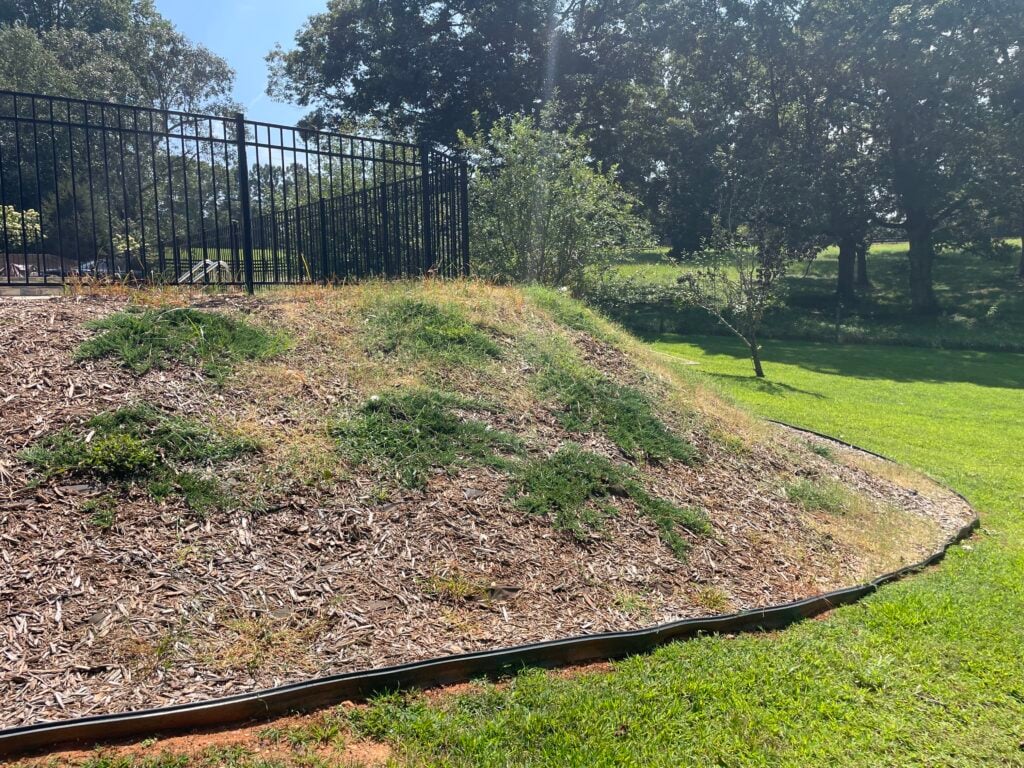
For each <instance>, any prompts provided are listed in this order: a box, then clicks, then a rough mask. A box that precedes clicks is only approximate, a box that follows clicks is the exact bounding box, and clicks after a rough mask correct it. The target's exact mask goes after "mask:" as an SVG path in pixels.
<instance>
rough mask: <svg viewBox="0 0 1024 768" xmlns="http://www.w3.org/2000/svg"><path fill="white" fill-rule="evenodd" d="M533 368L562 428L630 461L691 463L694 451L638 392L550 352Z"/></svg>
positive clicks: (696, 457) (566, 356)
mask: <svg viewBox="0 0 1024 768" xmlns="http://www.w3.org/2000/svg"><path fill="white" fill-rule="evenodd" d="M538 368H539V372H538V374H537V385H538V387H539V388H540V390H541V392H542V393H544V394H545V395H547V396H549V397H552V398H553V399H554V400H555V401H556V402H557V403H558V405H559V408H560V410H559V412H558V418H559V421H561V423H562V424H563V426H565V428H566V429H569V430H572V431H574V432H598V433H601V434H604V435H606V436H607V437H608V439H610V440H611V441H612V442H614V443H615V444H616V445H617V446H619V448H620V449H621V450H622V452H623V453H624V454H626V455H627V456H629V457H630V458H632V459H638V460H645V461H652V462H663V461H668V460H671V459H674V460H676V461H682V462H685V463H693V462H695V461H697V459H698V454H697V449H696V448H694V447H693V445H692V444H691V443H690V442H689V441H687V440H685V439H684V438H682V437H679V436H678V435H676V434H675V433H674V432H672V431H671V430H669V429H668V428H667V427H666V426H665V424H664V423H663V422H662V421H661V419H659V418H658V417H657V415H655V413H654V409H653V407H652V405H651V401H650V399H649V398H648V397H647V396H646V395H645V394H644V393H642V392H641V391H640V390H638V389H635V388H634V387H628V386H623V385H621V384H617V383H616V382H614V381H612V380H611V379H609V378H607V377H605V376H603V375H602V374H600V373H599V372H598V371H596V370H594V369H592V368H590V367H588V366H583V365H580V364H578V363H576V362H575V361H573V360H572V359H571V358H569V357H568V355H567V354H566V353H565V352H561V353H560V352H559V351H557V350H554V349H548V350H542V351H541V354H540V356H539V359H538Z"/></svg>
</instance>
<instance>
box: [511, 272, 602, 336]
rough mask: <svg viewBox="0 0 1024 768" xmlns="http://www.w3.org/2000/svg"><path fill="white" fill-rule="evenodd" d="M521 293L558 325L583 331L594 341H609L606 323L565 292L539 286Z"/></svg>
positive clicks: (525, 289)
mask: <svg viewBox="0 0 1024 768" xmlns="http://www.w3.org/2000/svg"><path fill="white" fill-rule="evenodd" d="M523 292H524V293H525V294H526V296H527V297H528V298H529V299H530V301H532V302H533V304H534V305H535V306H537V307H539V308H540V309H543V310H544V311H545V312H547V313H548V314H550V315H551V317H553V318H554V319H555V322H557V323H558V324H559V325H562V326H565V327H566V328H570V329H572V330H574V331H583V332H584V333H587V334H589V335H591V336H593V337H594V338H595V339H602V340H605V341H609V340H610V334H609V333H608V329H607V325H608V321H607V320H604V319H603V318H601V317H599V316H598V314H597V313H596V312H594V310H592V309H590V308H589V307H588V306H587V305H586V304H584V303H583V302H581V301H577V300H576V299H574V298H572V296H570V295H569V294H568V293H567V292H565V291H558V290H555V289H552V288H546V287H544V286H539V285H536V286H531V287H529V288H524V289H523Z"/></svg>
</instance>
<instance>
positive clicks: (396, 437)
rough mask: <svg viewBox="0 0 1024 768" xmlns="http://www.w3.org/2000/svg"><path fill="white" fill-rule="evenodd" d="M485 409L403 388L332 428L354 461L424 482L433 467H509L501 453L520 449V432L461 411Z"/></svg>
mask: <svg viewBox="0 0 1024 768" xmlns="http://www.w3.org/2000/svg"><path fill="white" fill-rule="evenodd" d="M481 408H483V406H482V405H481V404H480V403H475V402H471V401H468V400H464V399H462V398H458V397H455V396H453V395H446V394H442V393H440V392H436V391H433V390H428V389H412V390H399V391H395V392H389V393H387V394H384V395H380V396H377V397H374V398H371V399H370V400H369V401H368V402H367V403H365V404H364V405H363V406H362V407H361V408H360V409H359V411H358V412H357V413H356V414H355V415H354V416H353V417H352V418H350V419H346V420H343V421H339V422H337V423H335V424H334V425H333V426H332V428H331V433H332V435H333V436H334V437H335V438H337V439H338V441H339V443H340V444H341V446H342V450H343V451H344V453H345V454H346V455H347V456H348V458H349V459H351V460H352V461H355V462H357V463H373V464H377V465H378V466H379V467H381V468H383V469H384V470H385V471H386V472H388V473H389V474H391V475H392V476H394V477H396V478H397V479H398V480H399V482H401V483H402V484H403V485H405V486H410V487H415V486H422V485H425V484H426V479H427V473H428V472H429V470H430V469H431V468H434V467H437V468H442V469H446V468H449V467H453V466H461V465H465V464H467V463H477V464H483V465H489V466H504V465H505V461H504V460H503V459H502V457H501V455H500V452H502V451H504V452H515V451H518V450H519V441H518V440H517V439H516V438H515V437H513V436H511V435H508V434H506V433H504V432H501V431H499V430H495V429H491V428H490V427H489V426H488V425H487V424H485V423H483V422H481V421H477V420H474V419H468V418H463V417H462V416H460V415H459V413H457V410H456V409H462V410H474V409H476V410H479V409H481Z"/></svg>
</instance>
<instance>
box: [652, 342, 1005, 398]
mask: <svg viewBox="0 0 1024 768" xmlns="http://www.w3.org/2000/svg"><path fill="white" fill-rule="evenodd" d="M653 340H654V341H661V342H669V343H671V342H673V341H677V342H684V343H687V344H692V345H694V346H697V347H700V349H702V350H703V351H704V352H705V353H707V354H711V355H725V356H728V357H734V358H737V359H746V358H747V357H748V354H747V351H746V349H744V348H743V346H742V345H740V344H739V343H738V342H736V341H734V340H733V339H731V338H729V337H723V336H678V335H674V334H666V335H664V336H660V337H657V338H656V339H653ZM763 357H764V361H765V370H766V372H767V374H768V378H769V380H770V379H771V364H772V363H783V364H785V365H794V366H798V367H800V368H805V369H807V370H810V371H815V372H816V373H824V374H831V375H835V376H847V377H852V378H859V379H884V380H889V381H897V382H935V383H943V382H950V383H954V382H955V383H966V384H976V385H978V386H982V387H998V388H1002V389H1024V354H1021V353H1016V352H984V351H977V350H950V349H928V348H924V347H900V346H881V345H868V344H864V345H860V344H844V345H837V344H826V343H822V342H810V341H782V340H774V339H772V340H769V341H766V342H765V343H764V354H763ZM737 378H739V379H742V378H743V377H742V376H740V377H737ZM780 386H783V385H780Z"/></svg>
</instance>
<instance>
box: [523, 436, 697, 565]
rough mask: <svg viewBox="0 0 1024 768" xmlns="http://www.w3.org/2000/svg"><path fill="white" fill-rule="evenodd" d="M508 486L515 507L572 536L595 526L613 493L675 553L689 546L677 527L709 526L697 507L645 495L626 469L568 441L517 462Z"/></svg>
mask: <svg viewBox="0 0 1024 768" xmlns="http://www.w3.org/2000/svg"><path fill="white" fill-rule="evenodd" d="M510 492H511V493H513V494H519V497H518V498H517V499H516V504H517V505H518V506H519V507H520V508H521V509H524V510H526V511H527V512H530V513H532V514H536V515H543V516H545V517H547V518H549V519H550V520H551V522H552V526H553V527H554V528H555V529H556V530H559V531H566V532H568V533H570V534H572V535H573V536H574V537H576V538H577V539H585V538H586V537H587V536H588V535H589V534H590V533H592V532H593V531H597V530H600V528H601V525H602V521H603V520H604V519H605V518H607V517H609V516H611V515H613V514H615V510H614V508H613V507H612V506H611V505H610V504H609V502H610V501H611V500H612V499H613V498H616V497H618V498H630V499H632V500H633V501H634V502H635V503H636V505H637V507H638V509H639V510H640V512H641V513H642V514H643V515H645V516H647V517H649V518H650V519H651V520H653V521H654V522H655V524H656V525H657V526H658V534H659V536H660V538H661V540H662V541H663V542H664V543H665V544H666V545H667V546H668V547H669V548H670V549H671V550H672V551H673V552H674V553H675V554H676V555H677V556H678V557H683V556H684V555H685V554H686V551H687V549H688V548H689V545H688V544H687V541H686V539H685V538H684V537H683V536H681V535H680V533H679V528H680V527H681V528H687V529H689V530H691V531H693V532H694V533H700V534H705V533H709V532H710V525H709V524H708V521H707V517H706V516H705V515H704V514H703V512H701V511H700V510H697V509H693V508H689V507H677V506H675V505H674V504H672V503H670V502H667V501H665V500H664V499H659V498H656V497H654V496H651V495H650V494H649V493H647V491H645V490H644V489H643V487H642V486H641V485H640V484H639V483H638V482H637V480H636V478H635V474H634V473H633V472H632V471H631V470H630V469H628V468H627V467H621V466H618V465H616V464H614V463H612V462H611V461H609V460H608V459H606V458H604V457H603V456H598V455H597V454H594V453H590V452H588V451H584V450H583V449H582V448H580V447H579V446H578V445H575V444H572V443H570V444H569V445H566V446H565V447H563V448H561V449H559V450H558V451H557V452H556V453H554V454H553V455H552V456H549V457H547V458H544V459H537V460H534V461H529V462H526V463H524V464H522V465H520V466H519V467H518V468H517V469H516V475H515V478H514V482H513V484H512V486H511V488H510Z"/></svg>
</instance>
